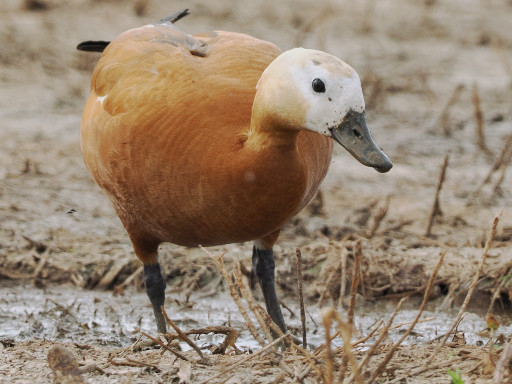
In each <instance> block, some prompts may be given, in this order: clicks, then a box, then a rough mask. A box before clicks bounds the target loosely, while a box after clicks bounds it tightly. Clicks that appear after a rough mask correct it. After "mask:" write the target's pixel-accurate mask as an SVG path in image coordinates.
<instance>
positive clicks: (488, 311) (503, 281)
mask: <svg viewBox="0 0 512 384" xmlns="http://www.w3.org/2000/svg"><path fill="white" fill-rule="evenodd" d="M506 282H507V279H504V278H502V279H501V281H500V283H499V284H498V286H497V287H496V289H495V290H494V293H493V294H492V298H491V303H490V304H489V308H487V313H492V308H493V307H494V302H495V301H496V299H497V298H498V296H499V294H500V291H501V288H502V287H503V286H504V285H505V283H506Z"/></svg>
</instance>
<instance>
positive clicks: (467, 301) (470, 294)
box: [426, 210, 503, 365]
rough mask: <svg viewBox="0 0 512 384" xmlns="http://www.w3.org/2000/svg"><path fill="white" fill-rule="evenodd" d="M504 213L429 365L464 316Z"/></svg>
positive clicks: (498, 217)
mask: <svg viewBox="0 0 512 384" xmlns="http://www.w3.org/2000/svg"><path fill="white" fill-rule="evenodd" d="M502 213H503V210H502V211H501V212H500V213H499V214H497V215H496V216H495V217H494V220H493V223H492V226H491V230H490V231H489V236H488V237H487V241H486V243H485V248H484V252H483V253H482V257H481V259H480V263H479V264H478V269H477V271H476V273H475V276H474V277H473V281H472V282H471V285H470V287H469V290H468V293H467V294H466V298H465V299H464V302H463V303H462V306H461V307H460V310H459V313H458V314H457V318H456V319H455V321H454V322H453V324H452V326H451V327H450V329H449V330H448V332H447V333H446V335H445V337H444V338H443V340H442V341H441V343H440V344H439V345H438V346H437V348H436V349H435V351H434V353H432V355H431V356H430V358H429V359H428V360H427V362H426V364H427V365H428V364H430V363H431V362H432V360H433V359H434V357H435V356H436V355H437V354H438V353H439V351H440V350H441V348H442V347H443V346H444V344H445V343H446V340H448V337H449V336H450V334H451V333H452V332H453V330H454V329H455V327H456V326H457V325H458V324H459V321H460V319H461V318H462V315H463V314H464V312H465V311H466V308H467V306H468V304H469V300H470V299H471V297H472V296H473V292H474V291H475V288H476V285H477V284H478V281H479V279H480V275H481V274H482V270H483V268H484V263H485V259H486V258H487V253H488V252H489V248H490V247H491V243H492V240H493V239H494V234H495V232H496V227H497V226H498V223H499V221H500V217H501V214H502Z"/></svg>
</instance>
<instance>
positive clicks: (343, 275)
mask: <svg viewBox="0 0 512 384" xmlns="http://www.w3.org/2000/svg"><path fill="white" fill-rule="evenodd" d="M347 257H348V249H347V248H346V247H345V246H343V247H342V248H341V271H340V273H341V279H340V297H339V298H338V308H340V309H343V298H344V297H345V291H346V289H347Z"/></svg>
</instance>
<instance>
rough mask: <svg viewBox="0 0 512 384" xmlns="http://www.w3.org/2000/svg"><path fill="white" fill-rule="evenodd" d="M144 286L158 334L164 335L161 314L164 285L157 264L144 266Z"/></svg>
mask: <svg viewBox="0 0 512 384" xmlns="http://www.w3.org/2000/svg"><path fill="white" fill-rule="evenodd" d="M144 285H145V286H146V293H147V294H148V297H149V300H150V301H151V304H152V305H153V312H154V313H155V319H156V326H157V328H158V332H160V333H166V332H167V327H166V322H165V318H164V315H163V313H162V306H163V305H164V302H165V286H166V283H165V278H164V277H163V275H162V271H161V270H160V264H158V262H157V263H156V264H145V265H144Z"/></svg>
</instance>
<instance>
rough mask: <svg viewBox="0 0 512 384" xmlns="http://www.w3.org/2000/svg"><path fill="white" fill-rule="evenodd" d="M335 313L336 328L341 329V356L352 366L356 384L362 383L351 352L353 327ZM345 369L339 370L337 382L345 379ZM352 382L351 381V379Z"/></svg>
mask: <svg viewBox="0 0 512 384" xmlns="http://www.w3.org/2000/svg"><path fill="white" fill-rule="evenodd" d="M335 313H336V319H337V320H338V328H339V330H340V331H341V337H342V338H343V349H344V352H345V353H344V355H343V357H344V358H345V356H346V359H347V360H348V361H349V363H350V366H351V367H352V375H353V376H354V377H355V381H356V382H357V383H358V384H362V383H364V381H363V379H362V378H361V377H360V371H359V367H358V365H357V361H356V358H355V357H354V353H353V352H352V344H351V339H352V330H353V327H352V325H351V324H346V323H344V322H343V321H342V320H341V317H340V315H339V313H337V312H335ZM345 373H346V372H345V371H340V375H339V377H338V383H340V384H342V383H343V381H344V379H345ZM351 382H353V381H351Z"/></svg>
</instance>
